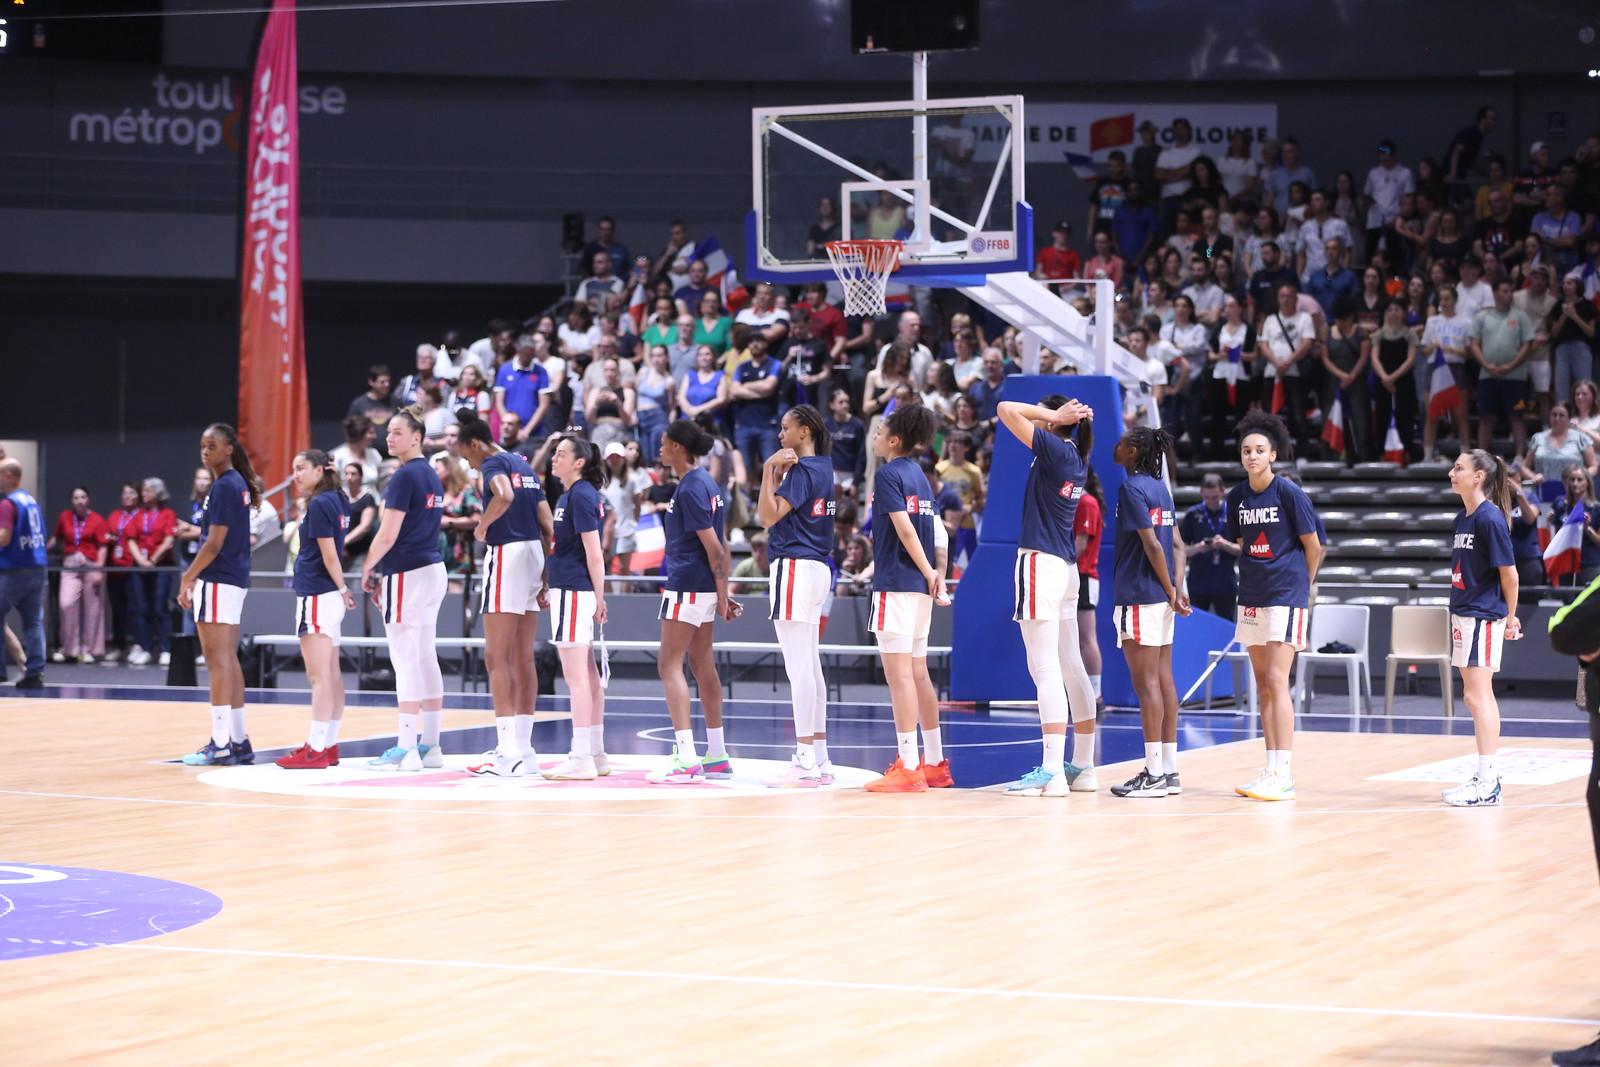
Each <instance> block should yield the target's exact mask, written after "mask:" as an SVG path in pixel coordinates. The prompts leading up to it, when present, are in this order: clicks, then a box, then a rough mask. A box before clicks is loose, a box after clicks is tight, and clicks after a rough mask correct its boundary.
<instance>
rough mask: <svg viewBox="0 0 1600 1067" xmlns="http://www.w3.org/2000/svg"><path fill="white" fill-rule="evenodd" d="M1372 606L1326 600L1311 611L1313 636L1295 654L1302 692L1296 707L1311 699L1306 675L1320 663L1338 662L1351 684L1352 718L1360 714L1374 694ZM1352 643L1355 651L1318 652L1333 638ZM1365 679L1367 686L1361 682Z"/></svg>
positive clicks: (1297, 681)
mask: <svg viewBox="0 0 1600 1067" xmlns="http://www.w3.org/2000/svg"><path fill="white" fill-rule="evenodd" d="M1369 621H1370V617H1369V609H1368V608H1367V607H1366V606H1365V605H1360V604H1326V605H1322V606H1319V607H1317V608H1316V609H1315V610H1313V611H1312V612H1311V639H1310V642H1309V647H1308V648H1307V650H1306V651H1304V652H1302V653H1300V655H1299V656H1297V657H1295V675H1294V688H1295V691H1296V692H1297V693H1298V694H1299V700H1298V702H1297V705H1296V710H1297V711H1304V710H1305V708H1304V705H1305V704H1307V703H1309V702H1310V696H1311V694H1310V692H1309V691H1308V689H1307V686H1306V676H1307V675H1308V674H1312V673H1313V672H1315V671H1316V669H1317V668H1318V667H1323V666H1338V667H1341V668H1342V669H1343V670H1344V672H1345V679H1346V680H1347V681H1348V682H1349V685H1350V718H1351V720H1352V721H1355V720H1359V719H1360V718H1361V709H1362V706H1363V705H1364V704H1365V703H1366V698H1367V697H1370V696H1371V695H1372V668H1371V666H1370V665H1369V663H1368V660H1367V624H1368V622H1369ZM1335 641H1337V642H1339V643H1341V644H1345V645H1349V646H1350V647H1351V648H1353V649H1355V651H1354V652H1319V651H1317V650H1318V649H1319V648H1321V647H1323V646H1324V645H1327V644H1331V643H1333V642H1335ZM1363 682H1364V683H1365V686H1366V688H1365V689H1363V688H1362V685H1363Z"/></svg>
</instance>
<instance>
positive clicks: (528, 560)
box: [456, 408, 551, 778]
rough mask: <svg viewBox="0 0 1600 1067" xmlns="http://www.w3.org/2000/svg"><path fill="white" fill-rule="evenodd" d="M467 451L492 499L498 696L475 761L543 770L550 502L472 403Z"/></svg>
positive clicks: (483, 534)
mask: <svg viewBox="0 0 1600 1067" xmlns="http://www.w3.org/2000/svg"><path fill="white" fill-rule="evenodd" d="M456 420H457V423H458V424H459V426H460V435H461V436H460V440H461V454H462V455H463V456H465V457H466V460H467V463H468V464H469V465H470V466H471V467H472V469H473V470H475V471H477V472H478V475H479V478H480V479H481V481H482V484H483V491H484V495H485V496H486V497H487V498H488V505H487V506H486V507H485V508H484V509H483V514H482V515H480V516H479V517H478V526H477V529H476V530H474V531H473V536H474V537H475V538H477V539H478V540H479V541H482V542H483V543H484V544H486V545H488V546H489V549H488V552H487V554H486V555H485V556H484V562H483V593H482V596H481V598H480V599H479V601H478V614H479V615H481V616H482V617H483V643H484V662H485V665H486V666H487V667H488V668H489V695H490V697H491V698H492V699H493V701H494V732H495V745H494V752H493V753H492V754H491V755H489V758H487V759H485V760H484V761H483V762H482V763H477V764H474V765H472V766H470V767H468V768H467V770H469V771H471V772H472V773H473V774H482V775H493V776H497V777H502V778H520V777H522V776H523V775H524V774H530V773H533V772H534V771H535V770H537V768H538V766H539V764H538V754H537V753H536V752H535V751H534V749H533V710H534V703H535V702H536V701H537V700H538V698H539V674H538V671H537V670H536V669H535V667H534V663H533V644H534V642H535V641H536V640H538V637H539V610H540V608H541V607H543V606H544V605H545V603H546V600H545V590H544V543H545V540H546V539H547V538H548V537H549V536H550V526H551V522H550V504H549V502H548V501H547V500H545V496H544V485H543V483H541V482H540V481H539V477H538V475H536V474H534V472H533V467H532V465H530V464H529V463H528V461H527V460H525V459H523V458H522V457H521V456H519V455H517V454H516V453H515V452H507V451H506V450H505V449H503V448H501V447H500V446H499V445H497V444H495V441H494V434H493V433H492V432H491V431H490V429H489V424H488V423H487V422H484V421H483V420H482V419H481V418H479V417H478V413H477V412H476V411H473V410H471V409H469V408H462V409H461V410H460V411H458V412H456Z"/></svg>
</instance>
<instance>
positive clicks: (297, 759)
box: [277, 745, 338, 771]
mask: <svg viewBox="0 0 1600 1067" xmlns="http://www.w3.org/2000/svg"><path fill="white" fill-rule="evenodd" d="M337 760H338V754H337V753H336V752H335V751H334V750H333V748H332V747H331V746H330V747H329V748H325V749H323V750H322V751H320V752H319V751H317V750H316V749H314V748H312V747H311V746H310V745H301V746H300V747H299V748H297V749H295V750H294V751H293V752H291V753H289V754H288V755H287V756H280V757H279V758H278V760H277V764H278V766H280V767H283V768H285V769H286V770H291V771H320V770H322V769H323V768H324V767H331V766H333V764H334V763H335V762H337Z"/></svg>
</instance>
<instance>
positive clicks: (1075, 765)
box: [996, 396, 1099, 797]
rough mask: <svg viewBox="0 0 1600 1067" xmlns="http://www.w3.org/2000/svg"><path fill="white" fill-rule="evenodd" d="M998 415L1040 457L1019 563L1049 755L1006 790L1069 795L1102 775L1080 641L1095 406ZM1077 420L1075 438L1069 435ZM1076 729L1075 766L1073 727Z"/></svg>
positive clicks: (1007, 405) (1023, 616) (1016, 408)
mask: <svg viewBox="0 0 1600 1067" xmlns="http://www.w3.org/2000/svg"><path fill="white" fill-rule="evenodd" d="M996 411H997V415H998V417H999V419H1000V421H1001V422H1002V423H1003V424H1004V425H1005V427H1006V429H1007V430H1009V431H1011V434H1012V436H1014V437H1015V438H1016V439H1017V440H1018V441H1019V442H1021V443H1022V445H1023V447H1024V448H1026V449H1028V451H1029V452H1031V453H1032V454H1033V462H1032V464H1031V465H1030V466H1029V467H1028V479H1027V482H1026V484H1025V485H1024V486H1023V490H1022V526H1021V531H1020V533H1019V534H1018V537H1017V561H1016V564H1015V566H1014V567H1013V569H1012V590H1013V593H1014V596H1015V602H1016V608H1015V610H1014V611H1013V613H1012V619H1013V620H1014V621H1015V622H1016V623H1017V625H1018V626H1019V627H1020V628H1021V630H1022V643H1023V645H1024V647H1026V649H1027V653H1028V673H1029V674H1030V675H1032V676H1033V684H1034V687H1035V688H1036V689H1037V691H1038V695H1039V728H1040V731H1041V733H1042V735H1043V738H1042V744H1043V750H1044V756H1043V759H1042V760H1041V761H1040V763H1039V766H1038V767H1036V768H1034V769H1033V770H1031V771H1029V772H1028V773H1027V774H1025V775H1023V776H1022V777H1021V778H1020V779H1018V780H1017V781H1016V782H1013V783H1012V784H1011V785H1010V786H1009V787H1007V789H1006V796H1011V797H1062V796H1066V795H1067V794H1068V793H1069V792H1073V791H1077V792H1084V793H1090V792H1093V791H1094V790H1095V789H1096V788H1098V787H1099V781H1098V779H1097V777H1096V775H1095V772H1094V742H1095V733H1094V728H1095V700H1094V687H1093V686H1092V685H1090V683H1089V672H1088V671H1087V670H1086V669H1085V668H1084V665H1083V655H1082V652H1081V650H1080V647H1079V638H1078V585H1079V582H1080V580H1081V579H1080V577H1079V574H1078V546H1077V543H1076V539H1075V534H1074V532H1073V530H1074V526H1075V525H1076V522H1077V514H1078V504H1079V502H1080V501H1081V500H1082V499H1083V496H1084V486H1085V484H1086V483H1087V482H1088V480H1089V467H1088V464H1087V463H1085V462H1084V458H1083V457H1084V455H1085V454H1086V453H1088V452H1090V451H1091V450H1092V448H1093V442H1094V430H1093V422H1092V419H1093V418H1094V412H1093V410H1092V409H1090V408H1089V407H1088V406H1087V405H1085V404H1081V403H1079V402H1078V401H1076V400H1068V399H1067V398H1066V397H1064V396H1047V397H1045V398H1044V399H1043V400H1041V401H1040V402H1039V403H1038V404H1019V403H1016V402H1015V401H1010V400H1005V401H1001V403H1000V406H999V407H998V408H997V409H996ZM1074 427H1076V433H1075V437H1076V440H1073V439H1071V438H1069V437H1068V436H1067V435H1068V434H1073V432H1074V431H1073V428H1074ZM1069 722H1070V723H1074V724H1075V726H1076V730H1075V734H1076V736H1075V737H1074V739H1073V743H1072V763H1071V764H1070V765H1069V764H1068V763H1067V761H1066V758H1067V724H1068V723H1069Z"/></svg>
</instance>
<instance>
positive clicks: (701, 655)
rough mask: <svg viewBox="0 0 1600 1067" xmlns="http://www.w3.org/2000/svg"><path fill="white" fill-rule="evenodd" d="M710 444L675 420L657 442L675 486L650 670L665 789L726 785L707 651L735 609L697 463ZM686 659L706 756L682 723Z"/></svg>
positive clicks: (657, 777) (717, 519)
mask: <svg viewBox="0 0 1600 1067" xmlns="http://www.w3.org/2000/svg"><path fill="white" fill-rule="evenodd" d="M714 444H716V439H715V438H714V437H712V436H711V435H710V434H708V433H706V432H705V431H704V430H702V429H701V428H700V427H698V426H696V425H695V424H694V423H693V422H691V421H689V420H688V419H678V420H677V421H676V422H674V423H673V424H672V425H670V426H668V427H667V432H666V433H665V434H664V435H662V438H661V462H662V463H663V464H664V465H665V466H667V467H668V468H670V469H671V471H672V474H673V477H675V478H677V479H678V488H677V489H676V490H674V491H673V494H672V500H671V502H670V503H668V505H667V515H666V522H665V524H664V525H665V527H666V535H667V546H666V562H667V582H666V588H665V590H663V592H662V596H661V609H660V611H659V612H658V616H659V618H660V619H661V654H660V656H659V657H658V658H657V660H656V663H657V666H658V668H659V670H660V672H661V686H662V689H663V691H664V692H665V695H666V699H667V710H668V711H669V712H670V713H671V715H672V730H673V751H672V762H671V763H670V764H669V765H668V766H667V768H666V769H665V770H663V771H661V772H658V773H654V774H652V775H650V776H649V777H650V780H651V781H653V782H665V783H668V784H672V785H679V784H685V783H689V782H696V781H701V780H703V779H706V778H724V779H725V778H732V777H733V765H732V764H731V763H730V762H729V761H728V748H727V741H726V739H725V738H724V736H723V732H722V731H723V726H722V679H721V678H720V677H719V676H718V674H717V661H716V657H715V655H714V654H713V652H712V650H711V630H712V624H713V623H714V622H715V620H716V618H717V617H718V616H719V615H720V616H721V617H722V618H724V619H726V620H728V621H729V622H732V621H733V620H734V619H736V618H738V617H739V614H740V611H741V610H742V609H741V608H740V606H739V604H738V602H736V601H735V600H734V599H733V598H732V597H731V596H730V595H729V594H728V548H727V545H726V544H725V543H724V542H723V539H722V526H723V518H724V517H723V515H722V514H721V512H722V511H723V508H724V507H725V501H724V500H723V499H722V494H721V493H720V492H719V491H718V490H717V483H716V482H715V481H713V480H712V478H711V475H709V474H707V473H706V472H705V471H704V470H703V469H702V468H701V467H700V466H699V465H698V463H697V461H698V460H699V458H700V457H701V456H703V455H705V454H706V453H708V452H710V451H711V448H712V446H713V445H714ZM685 657H687V658H688V660H689V666H690V668H691V669H692V670H693V671H694V680H695V686H696V688H698V689H699V691H700V703H701V704H702V706H703V707H704V708H705V716H706V756H705V759H704V760H702V759H700V757H699V754H698V753H697V752H696V750H695V741H694V730H693V729H692V727H691V723H690V717H689V684H688V682H687V681H686V680H685V679H684V676H683V661H684V658H685Z"/></svg>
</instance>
